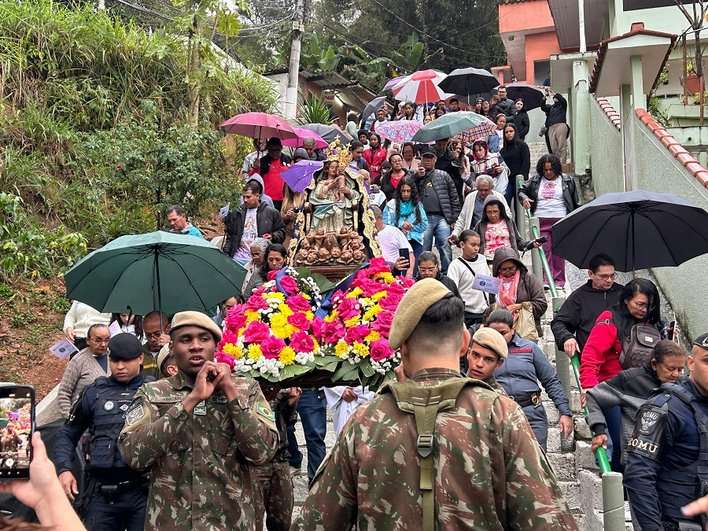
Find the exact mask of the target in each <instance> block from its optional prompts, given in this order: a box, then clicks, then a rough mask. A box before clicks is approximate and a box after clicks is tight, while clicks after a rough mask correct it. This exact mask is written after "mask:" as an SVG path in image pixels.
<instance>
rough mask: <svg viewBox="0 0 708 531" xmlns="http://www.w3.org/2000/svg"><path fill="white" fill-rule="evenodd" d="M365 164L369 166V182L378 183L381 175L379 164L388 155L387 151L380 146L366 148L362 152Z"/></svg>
mask: <svg viewBox="0 0 708 531" xmlns="http://www.w3.org/2000/svg"><path fill="white" fill-rule="evenodd" d="M362 156H363V157H364V160H365V161H366V164H367V166H368V167H369V173H370V174H371V183H372V184H378V182H379V178H380V177H381V165H382V164H383V163H384V161H385V160H386V157H387V156H388V151H386V150H385V149H384V148H382V147H378V148H376V149H375V150H373V149H371V148H367V149H365V150H364V153H362Z"/></svg>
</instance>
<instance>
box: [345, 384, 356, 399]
mask: <svg viewBox="0 0 708 531" xmlns="http://www.w3.org/2000/svg"><path fill="white" fill-rule="evenodd" d="M356 399H357V396H356V393H355V392H354V389H352V388H351V387H347V388H346V389H345V390H344V392H343V393H342V400H344V401H345V402H352V401H354V400H356Z"/></svg>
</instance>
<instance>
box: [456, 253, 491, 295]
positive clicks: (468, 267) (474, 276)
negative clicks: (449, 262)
mask: <svg viewBox="0 0 708 531" xmlns="http://www.w3.org/2000/svg"><path fill="white" fill-rule="evenodd" d="M478 256H479V255H478ZM457 259H458V260H459V261H460V262H462V263H463V264H464V265H465V267H466V268H467V269H468V270H469V272H470V273H472V278H477V275H476V274H475V272H474V269H472V266H470V265H469V264H468V263H467V261H466V260H465V259H464V258H462V257H461V256H458V257H457ZM480 291H481V290H480ZM482 295H483V296H484V300H485V301H486V303H487V304H489V297H488V296H487V292H486V291H482Z"/></svg>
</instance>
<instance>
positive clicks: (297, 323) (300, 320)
mask: <svg viewBox="0 0 708 531" xmlns="http://www.w3.org/2000/svg"><path fill="white" fill-rule="evenodd" d="M288 324H291V325H293V326H294V327H295V328H299V329H300V330H309V328H310V321H309V320H308V319H307V315H305V314H304V313H302V312H298V313H294V314H292V315H290V316H288Z"/></svg>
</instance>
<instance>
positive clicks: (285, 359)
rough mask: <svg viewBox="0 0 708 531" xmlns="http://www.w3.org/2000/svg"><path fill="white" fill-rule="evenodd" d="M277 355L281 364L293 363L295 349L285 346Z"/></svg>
mask: <svg viewBox="0 0 708 531" xmlns="http://www.w3.org/2000/svg"><path fill="white" fill-rule="evenodd" d="M278 357H279V359H280V361H281V362H282V363H283V365H292V364H293V363H295V351H294V350H293V349H292V348H290V347H285V348H284V349H283V350H281V351H280V355H279V356H278Z"/></svg>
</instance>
